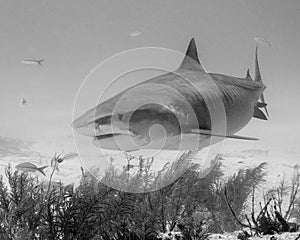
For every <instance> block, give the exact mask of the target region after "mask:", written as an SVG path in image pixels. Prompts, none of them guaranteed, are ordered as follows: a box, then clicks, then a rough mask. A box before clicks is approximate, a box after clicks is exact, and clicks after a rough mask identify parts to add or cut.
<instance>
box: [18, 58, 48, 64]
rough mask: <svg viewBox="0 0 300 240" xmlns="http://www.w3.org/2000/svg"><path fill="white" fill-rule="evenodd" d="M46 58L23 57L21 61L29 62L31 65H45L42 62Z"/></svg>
mask: <svg viewBox="0 0 300 240" xmlns="http://www.w3.org/2000/svg"><path fill="white" fill-rule="evenodd" d="M44 60H45V59H39V60H38V59H35V58H32V57H31V58H26V59H23V60H21V63H23V64H29V65H37V64H38V65H40V66H43V65H42V62H43V61H44Z"/></svg>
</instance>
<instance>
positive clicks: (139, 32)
mask: <svg viewBox="0 0 300 240" xmlns="http://www.w3.org/2000/svg"><path fill="white" fill-rule="evenodd" d="M141 34H142V31H138V30H137V31H134V32H131V33H130V37H133V38H136V37H138V36H140V35H141Z"/></svg>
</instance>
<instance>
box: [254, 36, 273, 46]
mask: <svg viewBox="0 0 300 240" xmlns="http://www.w3.org/2000/svg"><path fill="white" fill-rule="evenodd" d="M254 40H255V41H256V42H257V43H259V44H263V45H268V46H269V47H271V43H270V42H269V41H268V40H266V39H265V38H262V37H254Z"/></svg>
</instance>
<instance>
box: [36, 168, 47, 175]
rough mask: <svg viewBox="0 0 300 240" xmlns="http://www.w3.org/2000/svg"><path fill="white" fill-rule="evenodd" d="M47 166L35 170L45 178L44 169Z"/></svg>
mask: <svg viewBox="0 0 300 240" xmlns="http://www.w3.org/2000/svg"><path fill="white" fill-rule="evenodd" d="M47 167H48V166H44V167H39V168H37V170H38V171H39V172H40V173H41V174H43V175H44V176H46V174H45V173H44V171H43V170H44V169H45V168H47Z"/></svg>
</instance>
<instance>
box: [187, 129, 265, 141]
mask: <svg viewBox="0 0 300 240" xmlns="http://www.w3.org/2000/svg"><path fill="white" fill-rule="evenodd" d="M192 133H195V134H201V135H206V136H214V137H223V138H234V139H241V140H259V139H258V138H252V137H244V136H239V135H233V134H219V133H214V132H211V131H210V130H206V129H192Z"/></svg>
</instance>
